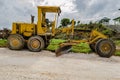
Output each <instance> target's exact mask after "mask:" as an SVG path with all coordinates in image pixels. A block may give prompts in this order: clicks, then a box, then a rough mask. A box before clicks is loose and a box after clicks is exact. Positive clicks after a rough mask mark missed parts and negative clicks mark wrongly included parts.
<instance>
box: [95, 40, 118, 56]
mask: <svg viewBox="0 0 120 80" xmlns="http://www.w3.org/2000/svg"><path fill="white" fill-rule="evenodd" d="M102 49H103V50H102ZM95 51H96V53H97V54H98V55H99V56H100V57H106V58H109V57H111V56H112V55H113V54H114V53H115V51H116V46H115V44H114V43H113V41H112V40H110V39H100V40H98V41H97V43H96V45H95Z"/></svg>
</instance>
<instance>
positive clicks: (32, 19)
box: [31, 15, 35, 23]
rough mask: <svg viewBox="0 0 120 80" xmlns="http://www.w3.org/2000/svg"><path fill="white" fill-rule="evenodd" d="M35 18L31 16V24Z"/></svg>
mask: <svg viewBox="0 0 120 80" xmlns="http://www.w3.org/2000/svg"><path fill="white" fill-rule="evenodd" d="M34 18H35V16H33V15H31V23H34Z"/></svg>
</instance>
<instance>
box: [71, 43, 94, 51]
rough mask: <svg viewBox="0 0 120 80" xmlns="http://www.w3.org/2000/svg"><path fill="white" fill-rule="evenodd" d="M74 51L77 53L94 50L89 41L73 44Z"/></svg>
mask: <svg viewBox="0 0 120 80" xmlns="http://www.w3.org/2000/svg"><path fill="white" fill-rule="evenodd" d="M71 51H72V52H75V53H90V52H92V50H91V49H90V47H89V45H88V44H87V43H80V44H77V45H75V46H72V50H71Z"/></svg>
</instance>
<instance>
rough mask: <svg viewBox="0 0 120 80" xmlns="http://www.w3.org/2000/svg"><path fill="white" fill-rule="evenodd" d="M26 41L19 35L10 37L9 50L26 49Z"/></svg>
mask: <svg viewBox="0 0 120 80" xmlns="http://www.w3.org/2000/svg"><path fill="white" fill-rule="evenodd" d="M24 44H25V40H24V38H23V37H22V36H21V35H19V34H12V35H10V36H9V37H8V48H9V49H13V50H20V49H22V48H23V47H24Z"/></svg>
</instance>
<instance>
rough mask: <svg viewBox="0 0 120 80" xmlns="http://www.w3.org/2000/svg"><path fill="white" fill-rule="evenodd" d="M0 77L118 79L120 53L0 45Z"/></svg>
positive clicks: (25, 79) (7, 79)
mask: <svg viewBox="0 0 120 80" xmlns="http://www.w3.org/2000/svg"><path fill="white" fill-rule="evenodd" d="M0 80H120V57H115V56H113V57H111V58H100V57H99V56H98V55H95V54H76V53H70V54H65V55H62V56H60V57H55V54H54V53H52V52H49V51H41V52H38V53H34V52H29V51H27V50H22V51H12V50H9V49H6V48H0Z"/></svg>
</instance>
